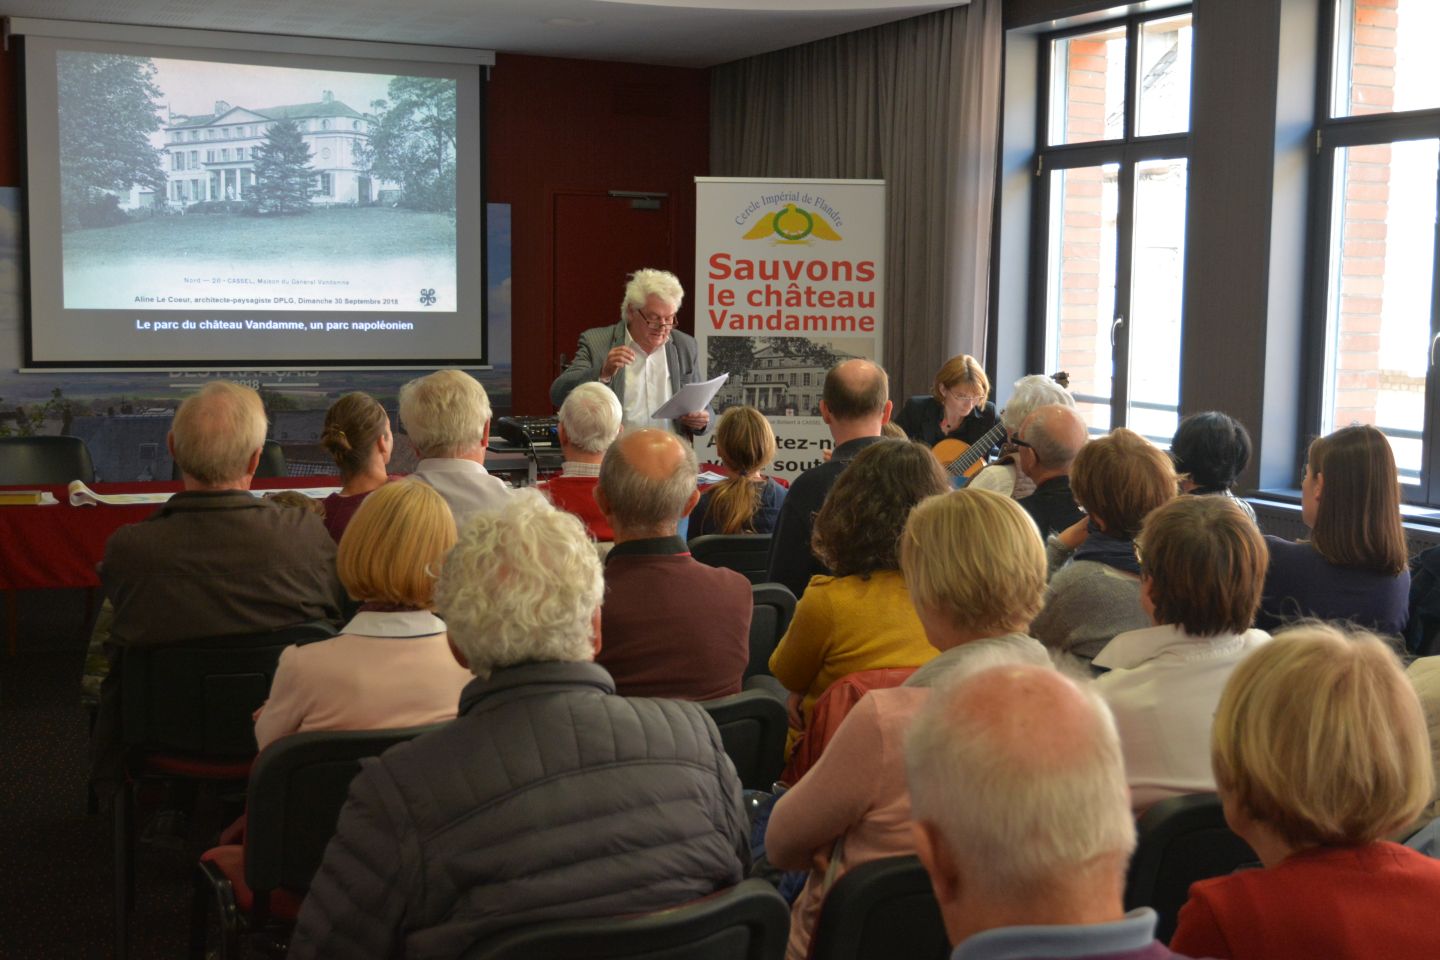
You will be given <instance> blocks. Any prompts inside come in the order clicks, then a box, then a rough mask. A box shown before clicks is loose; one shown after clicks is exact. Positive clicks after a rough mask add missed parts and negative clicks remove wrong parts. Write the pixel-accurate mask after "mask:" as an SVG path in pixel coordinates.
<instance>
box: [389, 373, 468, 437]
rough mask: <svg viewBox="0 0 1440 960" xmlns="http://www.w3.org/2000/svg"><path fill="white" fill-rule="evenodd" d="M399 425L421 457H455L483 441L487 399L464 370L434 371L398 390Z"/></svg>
mask: <svg viewBox="0 0 1440 960" xmlns="http://www.w3.org/2000/svg"><path fill="white" fill-rule="evenodd" d="M400 422H401V423H402V424H403V425H404V426H405V432H406V433H408V434H409V435H410V440H411V442H412V443H414V444H415V449H416V451H418V452H419V454H420V456H421V457H456V456H462V455H464V454H467V453H470V452H472V451H473V450H474V449H475V448H476V447H478V446H480V444H481V442H482V441H483V440H484V439H485V425H486V424H488V423H489V422H490V397H489V396H488V395H487V394H486V393H485V388H484V387H482V386H481V385H480V381H478V380H476V379H475V378H474V377H472V376H470V374H468V373H466V372H465V371H463V370H436V371H435V372H434V373H432V374H430V375H428V376H424V377H420V378H419V379H416V380H411V381H410V382H409V383H407V384H405V386H403V387H401V388H400Z"/></svg>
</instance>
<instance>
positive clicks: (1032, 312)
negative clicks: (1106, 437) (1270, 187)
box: [1026, 4, 1195, 444]
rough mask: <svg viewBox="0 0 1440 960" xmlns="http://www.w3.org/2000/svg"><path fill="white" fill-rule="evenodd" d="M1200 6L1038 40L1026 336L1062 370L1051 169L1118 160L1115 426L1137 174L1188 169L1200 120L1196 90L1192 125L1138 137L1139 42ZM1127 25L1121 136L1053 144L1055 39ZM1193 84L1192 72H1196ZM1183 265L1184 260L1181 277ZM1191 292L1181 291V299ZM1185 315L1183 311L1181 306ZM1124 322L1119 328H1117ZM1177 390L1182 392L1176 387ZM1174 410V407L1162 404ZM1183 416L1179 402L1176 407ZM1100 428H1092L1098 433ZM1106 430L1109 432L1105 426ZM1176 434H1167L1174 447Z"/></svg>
mask: <svg viewBox="0 0 1440 960" xmlns="http://www.w3.org/2000/svg"><path fill="white" fill-rule="evenodd" d="M1194 13H1195V11H1194V7H1193V5H1192V4H1180V5H1177V6H1172V7H1164V8H1161V9H1156V10H1146V11H1143V12H1138V13H1131V14H1128V15H1125V16H1119V17H1113V18H1109V19H1105V20H1097V21H1095V22H1093V23H1085V24H1083V25H1077V26H1073V27H1067V28H1064V29H1061V30H1055V31H1051V32H1047V33H1043V34H1040V35H1039V37H1038V38H1037V40H1038V43H1039V45H1040V46H1039V56H1037V57H1036V59H1037V61H1038V64H1037V66H1038V72H1039V75H1038V78H1037V84H1036V93H1037V101H1036V102H1037V112H1036V124H1035V126H1036V129H1035V145H1034V156H1033V159H1032V174H1033V176H1032V181H1033V183H1032V198H1031V207H1030V215H1031V223H1030V251H1029V263H1030V265H1029V270H1028V274H1029V276H1028V290H1027V298H1026V299H1027V301H1028V304H1029V307H1028V311H1027V314H1028V315H1027V336H1026V356H1027V369H1029V370H1043V371H1044V372H1045V373H1047V374H1053V373H1055V372H1056V371H1054V370H1048V369H1045V366H1046V364H1047V354H1046V349H1045V339H1046V333H1047V330H1046V327H1047V310H1048V307H1049V303H1048V294H1049V270H1050V263H1049V253H1050V203H1051V188H1050V183H1051V174H1053V173H1054V172H1056V171H1059V170H1068V169H1074V168H1077V167H1098V166H1101V165H1104V164H1118V165H1119V168H1120V174H1119V182H1118V183H1117V188H1118V191H1119V193H1118V208H1117V212H1116V225H1115V231H1116V236H1115V250H1116V256H1115V305H1114V315H1113V316H1112V318H1111V341H1112V346H1111V351H1110V359H1111V363H1112V374H1111V384H1110V397H1109V406H1110V427H1109V429H1114V428H1115V427H1122V426H1125V425H1126V424H1127V422H1128V419H1129V418H1128V416H1127V414H1128V411H1129V408H1130V406H1131V405H1132V404H1131V402H1130V347H1131V342H1130V341H1131V326H1132V325H1131V322H1130V321H1131V319H1132V318H1131V316H1130V302H1131V295H1132V283H1131V281H1132V273H1133V253H1134V251H1133V239H1134V224H1135V192H1136V183H1135V178H1136V171H1137V170H1138V168H1139V165H1140V164H1141V163H1144V162H1146V161H1151V160H1176V159H1183V160H1184V161H1185V162H1186V165H1187V168H1188V165H1189V162H1190V153H1191V132H1192V128H1193V117H1194V107H1193V100H1194V93H1193V87H1192V91H1191V96H1190V102H1189V103H1187V107H1188V108H1189V115H1188V117H1187V122H1186V127H1185V130H1184V131H1182V132H1178V133H1165V134H1151V135H1147V136H1137V135H1136V134H1135V125H1136V120H1137V118H1138V111H1139V103H1140V97H1139V95H1138V82H1137V81H1138V79H1139V78H1138V74H1139V65H1140V39H1141V30H1142V29H1143V27H1144V25H1145V24H1146V23H1149V22H1152V21H1157V20H1169V19H1173V18H1175V17H1177V16H1182V15H1184V14H1190V16H1191V18H1192V19H1191V28H1192V30H1193V29H1194V27H1195V20H1194ZM1119 26H1123V27H1124V30H1125V79H1124V90H1125V102H1124V110H1123V113H1124V116H1123V119H1122V123H1121V135H1120V136H1119V137H1117V138H1113V139H1108V140H1092V141H1086V142H1083V143H1057V144H1053V145H1052V144H1050V143H1049V140H1050V124H1051V119H1052V118H1051V112H1050V111H1051V103H1052V95H1053V94H1054V92H1055V91H1054V88H1053V85H1052V67H1053V62H1052V61H1053V59H1054V44H1055V42H1056V41H1058V40H1066V39H1069V38H1071V37H1077V36H1085V35H1087V34H1093V33H1099V32H1101V31H1104V30H1108V29H1112V28H1115V27H1119ZM1191 80H1192V83H1193V75H1192V77H1191ZM1185 205H1186V218H1187V221H1188V218H1189V206H1190V198H1189V190H1188V187H1187V190H1186V201H1185ZM1185 260H1186V261H1187V262H1188V260H1189V250H1188V246H1187V249H1186V252H1185ZM1183 273H1184V266H1183V265H1182V274H1183ZM1183 296H1184V293H1183V291H1182V298H1183ZM1182 315H1183V310H1182ZM1117 321H1119V322H1118V325H1117ZM1177 393H1178V390H1177ZM1075 399H1076V400H1077V401H1080V402H1087V403H1096V404H1097V405H1098V404H1099V403H1102V402H1104V401H1105V398H1104V397H1096V396H1091V395H1088V394H1076V395H1075ZM1135 405H1137V406H1151V404H1148V403H1136V404H1135ZM1163 409H1165V410H1170V409H1171V408H1170V407H1169V406H1165V407H1163ZM1174 409H1175V411H1176V413H1177V416H1178V411H1179V405H1178V403H1177V405H1176V407H1175V408H1174ZM1094 429H1095V428H1092V431H1094ZM1099 432H1102V433H1103V432H1105V431H1099ZM1169 440H1170V438H1169V437H1165V438H1163V442H1164V443H1166V444H1168V442H1169Z"/></svg>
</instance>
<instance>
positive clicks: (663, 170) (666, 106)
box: [0, 52, 710, 413]
mask: <svg viewBox="0 0 1440 960" xmlns="http://www.w3.org/2000/svg"><path fill="white" fill-rule="evenodd" d="M17 89H18V88H17V85H16V82H15V59H14V58H13V57H12V56H11V55H10V54H9V53H4V52H0V186H3V187H8V186H19V184H20V150H19V141H20V136H19V129H18V125H17V118H16V107H17V101H16V91H17ZM487 106H488V123H487V125H486V145H487V150H488V161H489V162H488V166H487V170H486V176H487V184H486V186H487V190H488V199H489V200H490V202H492V203H508V204H510V205H511V224H512V231H513V251H512V263H511V270H512V272H511V277H512V280H511V286H512V298H513V303H512V308H511V309H512V316H513V324H514V326H513V331H512V338H513V341H514V348H513V357H512V362H513V364H514V390H515V397H514V406H515V410H516V412H519V413H546V412H549V410H550V409H551V407H550V401H549V398H548V394H549V389H550V380H551V378H552V376H553V373H552V368H551V354H552V343H551V341H552V332H551V328H550V325H551V318H550V290H549V284H550V282H551V279H550V263H551V251H552V248H553V241H554V238H553V237H552V236H551V231H550V229H549V224H550V222H551V210H550V197H551V195H552V194H553V192H554V191H555V190H557V189H572V190H574V189H582V190H588V189H595V190H610V189H615V190H655V191H663V192H666V193H669V194H670V196H671V197H673V198H675V201H676V223H675V232H676V236H677V237H678V238H679V241H678V247H677V249H676V251H675V253H676V256H675V263H674V265H673V269H674V270H675V272H676V273H677V274H679V276H680V279H681V281H682V282H683V283H684V284H685V287H686V289H687V290H688V289H689V288H690V287H691V286H693V284H692V280H693V279H694V278H693V276H692V275H693V273H694V261H695V190H694V187H693V185H692V184H691V178H692V177H695V176H703V175H704V174H705V173H706V171H707V168H708V164H709V127H710V84H709V78H708V74H707V73H706V71H704V70H686V69H680V68H674V67H646V66H638V65H635V64H627V63H607V62H603V61H596V60H556V59H551V58H547V57H523V56H512V55H509V54H501V55H499V56H498V57H497V63H496V65H495V68H494V70H493V71H492V72H491V75H490V84H489V87H488V103H487ZM623 283H624V277H616V278H615V293H616V294H618V293H619V291H620V289H621V286H622V285H623ZM597 322H603V321H597ZM571 347H573V345H571Z"/></svg>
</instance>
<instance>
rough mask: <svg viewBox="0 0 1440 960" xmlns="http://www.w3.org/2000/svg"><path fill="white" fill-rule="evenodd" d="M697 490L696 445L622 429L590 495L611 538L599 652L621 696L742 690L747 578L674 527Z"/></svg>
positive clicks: (697, 695) (703, 695) (708, 696)
mask: <svg viewBox="0 0 1440 960" xmlns="http://www.w3.org/2000/svg"><path fill="white" fill-rule="evenodd" d="M698 498H699V494H698V493H697V492H696V490H695V451H694V450H693V449H692V448H691V446H690V444H689V443H685V442H682V441H681V440H680V439H679V438H678V437H676V436H675V435H674V434H673V433H670V432H668V431H664V430H651V429H644V430H632V431H627V432H626V433H625V434H624V435H623V436H621V438H620V439H619V440H618V441H616V442H615V443H614V444H613V445H612V446H611V447H610V449H609V450H607V451H606V452H605V460H604V462H603V463H602V464H601V466H600V483H599V486H597V487H596V488H595V499H596V502H598V503H599V504H600V510H601V512H603V513H604V514H605V518H606V520H608V521H609V523H610V526H611V528H612V529H613V530H614V531H615V547H614V549H612V550H611V551H610V552H609V554H608V555H607V556H606V557H605V594H606V596H605V609H604V612H603V622H602V628H603V635H604V637H605V645H604V646H603V647H602V648H600V650H599V652H598V654H597V656H596V658H595V659H596V662H597V663H599V664H600V665H601V666H602V667H604V668H605V669H606V670H608V671H609V672H610V675H611V676H612V677H614V679H615V688H616V689H617V690H618V691H619V692H620V693H621V694H622V695H624V696H655V697H679V698H680V699H683V700H713V699H715V698H716V697H724V696H728V695H730V694H732V693H739V692H740V681H741V680H742V678H743V677H744V674H745V667H746V665H747V664H748V663H749V662H750V613H751V611H752V609H753V607H754V600H753V596H752V594H751V591H750V581H749V580H747V579H745V577H744V576H743V575H742V574H739V573H736V572H735V571H734V570H726V569H723V568H721V567H710V566H706V565H705V564H703V563H700V562H699V561H698V560H696V559H695V558H694V557H692V556H690V550H689V548H688V547H687V546H686V545H685V541H684V540H681V539H680V538H679V537H678V536H677V535H676V530H677V528H678V525H679V523H680V519H681V518H682V517H684V516H685V515H687V514H688V513H689V512H690V510H691V509H692V508H693V507H694V506H695V501H696V500H697V499H698Z"/></svg>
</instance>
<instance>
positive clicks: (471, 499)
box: [411, 457, 510, 527]
mask: <svg viewBox="0 0 1440 960" xmlns="http://www.w3.org/2000/svg"><path fill="white" fill-rule="evenodd" d="M411 476H413V477H415V479H417V480H420V481H422V482H423V483H427V484H429V485H430V486H432V487H434V488H435V492H436V493H438V494H440V496H442V497H444V498H445V502H446V503H448V504H449V505H450V512H451V513H452V514H453V515H454V516H455V526H457V527H459V526H462V525H463V524H464V523H465V520H466V518H467V517H469V516H470V515H471V514H472V513H479V512H481V511H489V512H492V513H493V512H499V511H501V510H503V509H505V502H506V500H507V499H508V498H509V496H510V488H509V487H507V486H505V481H503V480H501V479H500V478H499V477H492V476H491V475H490V472H489V471H488V470H486V469H485V468H484V467H483V466H481V465H480V464H478V463H476V462H475V461H474V460H456V459H452V458H449V457H431V458H429V459H426V460H421V461H420V463H419V464H418V465H416V467H415V472H414V473H413V474H411Z"/></svg>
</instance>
